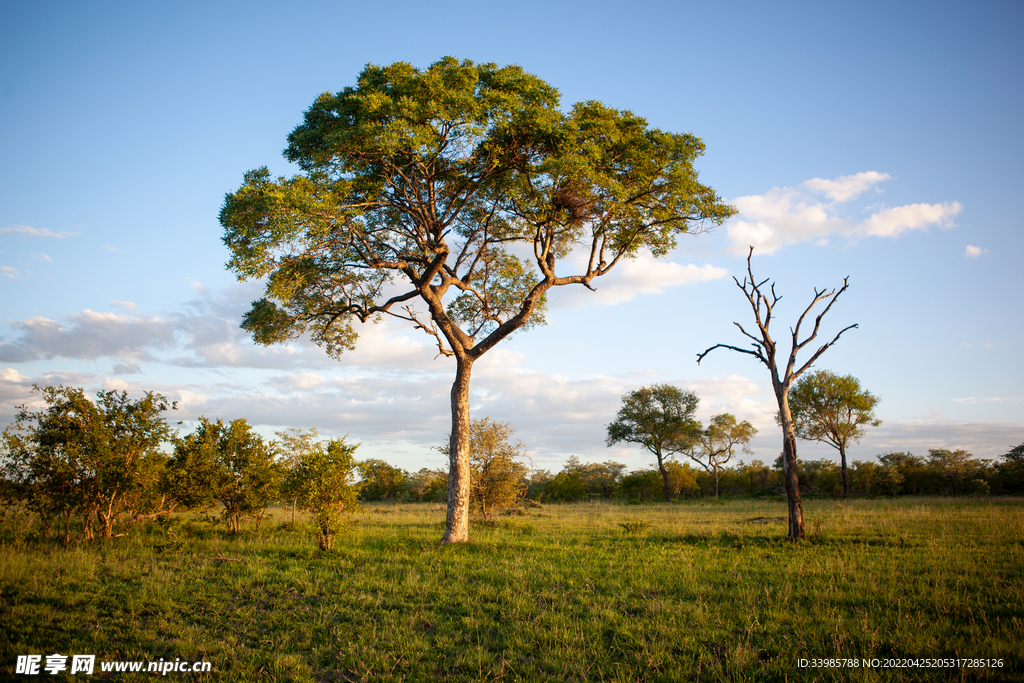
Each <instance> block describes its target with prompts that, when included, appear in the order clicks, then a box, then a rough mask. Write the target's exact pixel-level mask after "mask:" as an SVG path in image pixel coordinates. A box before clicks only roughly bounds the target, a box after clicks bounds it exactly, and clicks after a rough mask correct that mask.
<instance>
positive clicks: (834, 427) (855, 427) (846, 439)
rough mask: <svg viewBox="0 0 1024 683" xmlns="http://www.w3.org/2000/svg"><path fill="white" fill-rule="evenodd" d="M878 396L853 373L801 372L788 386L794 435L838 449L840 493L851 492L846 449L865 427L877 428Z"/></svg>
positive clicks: (856, 440)
mask: <svg viewBox="0 0 1024 683" xmlns="http://www.w3.org/2000/svg"><path fill="white" fill-rule="evenodd" d="M876 405H878V397H877V396H873V395H872V394H871V393H869V392H868V391H867V390H866V389H863V388H861V386H860V380H858V379H857V378H856V377H854V376H853V375H842V376H840V375H836V374H835V373H832V372H829V371H828V370H818V371H816V372H811V373H809V374H806V375H804V376H803V377H801V378H800V379H799V380H797V382H796V384H794V385H793V386H792V387H790V389H789V409H790V411H791V413H792V415H793V427H794V429H795V431H796V435H797V437H799V438H801V439H806V440H808V441H820V442H823V443H827V444H828V445H830V446H832V447H833V448H835V449H836V450H838V451H839V462H840V465H841V466H842V470H843V495H844V496H847V495H849V494H850V481H849V475H848V474H847V471H846V448H847V446H849V445H850V444H852V443H857V442H858V441H860V439H861V437H862V436H864V427H866V426H871V427H877V426H878V425H880V424H882V421H881V420H879V419H877V418H875V413H874V411H875V406H876Z"/></svg>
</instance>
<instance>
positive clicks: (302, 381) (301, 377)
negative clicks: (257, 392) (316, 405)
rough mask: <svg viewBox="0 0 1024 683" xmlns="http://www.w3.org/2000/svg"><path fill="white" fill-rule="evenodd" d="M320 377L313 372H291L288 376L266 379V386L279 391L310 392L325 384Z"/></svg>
mask: <svg viewBox="0 0 1024 683" xmlns="http://www.w3.org/2000/svg"><path fill="white" fill-rule="evenodd" d="M326 381H327V380H325V379H324V378H323V377H321V376H320V375H318V374H316V373H314V372H293V373H291V374H290V375H279V376H277V377H270V378H269V379H267V384H269V385H270V386H272V387H275V388H276V389H278V390H279V391H285V392H293V391H310V390H312V389H315V388H316V387H318V386H320V385H322V384H324V383H326Z"/></svg>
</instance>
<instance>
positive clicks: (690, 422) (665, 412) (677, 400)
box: [607, 384, 700, 460]
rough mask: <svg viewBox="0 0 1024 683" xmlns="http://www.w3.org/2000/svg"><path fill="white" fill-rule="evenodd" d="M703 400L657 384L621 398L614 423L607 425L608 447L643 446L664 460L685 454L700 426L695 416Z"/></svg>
mask: <svg viewBox="0 0 1024 683" xmlns="http://www.w3.org/2000/svg"><path fill="white" fill-rule="evenodd" d="M699 403H700V399H699V398H698V397H697V394H695V393H693V392H692V391H683V390H682V389H679V388H678V387H674V386H672V385H670V384H655V385H654V386H651V387H643V388H642V389H637V390H636V391H632V392H630V393H628V394H626V395H625V396H623V397H622V407H621V408H620V409H619V412H618V414H617V415H616V416H615V421H614V422H612V423H611V424H610V425H608V439H607V444H608V446H609V447H611V446H614V445H615V444H617V443H619V442H622V441H624V442H626V443H634V444H637V445H640V446H643V447H644V448H646V449H647V450H649V451H650V452H652V453H654V454H655V455H657V456H658V458H659V460H660V459H661V456H662V454H667V453H673V452H679V451H681V450H683V449H684V448H685V447H686V445H687V444H688V443H689V441H690V439H691V438H692V437H693V433H694V429H695V428H696V427H697V424H698V423H696V422H695V421H694V419H693V415H694V413H695V412H696V411H697V405H698V404H699Z"/></svg>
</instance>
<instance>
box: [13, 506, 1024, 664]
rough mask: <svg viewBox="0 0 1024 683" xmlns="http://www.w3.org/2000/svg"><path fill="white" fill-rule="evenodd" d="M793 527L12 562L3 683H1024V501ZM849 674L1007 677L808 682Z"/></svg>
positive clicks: (372, 514)
mask: <svg viewBox="0 0 1024 683" xmlns="http://www.w3.org/2000/svg"><path fill="white" fill-rule="evenodd" d="M784 514H785V504H784V503H782V502H777V501H729V502H725V503H721V504H710V503H701V502H692V503H683V504H680V505H664V504H661V505H620V504H579V505H566V506H557V505H548V506H544V507H543V508H540V509H537V508H530V509H529V510H527V514H525V515H518V516H503V517H499V518H497V519H496V520H494V521H492V522H491V523H488V524H479V525H476V526H474V529H473V542H472V543H470V544H467V545H462V546H455V547H443V546H440V545H438V543H437V541H438V539H439V538H440V536H441V533H442V530H443V525H444V510H443V508H442V507H441V506H437V505H427V504H423V505H399V506H395V507H389V506H380V507H377V508H374V507H373V506H370V507H369V509H368V513H367V514H365V515H361V516H359V517H356V518H355V519H354V520H353V522H352V523H351V524H350V525H349V527H348V528H347V530H346V531H345V532H344V533H343V534H342V535H341V536H340V537H339V538H338V540H337V541H336V548H335V549H334V550H333V551H331V552H329V553H321V552H319V551H317V550H316V548H315V543H314V540H313V537H312V531H311V530H310V529H309V528H308V527H303V526H301V525H300V527H299V528H297V529H296V530H294V531H291V530H288V529H287V528H285V527H284V525H283V521H284V520H285V519H286V516H287V515H286V513H285V512H283V511H282V512H279V513H278V514H277V515H276V517H275V518H274V519H271V520H269V521H267V522H264V529H263V530H262V531H261V532H260V533H255V532H249V533H246V534H243V535H241V536H240V537H237V538H236V537H231V536H230V535H228V534H226V533H224V531H223V529H222V528H220V529H215V528H212V527H211V526H210V524H209V523H207V522H204V521H202V520H201V519H195V520H192V521H176V522H174V524H173V525H172V528H170V529H165V528H163V527H161V526H158V525H152V526H150V527H149V528H148V529H146V530H145V531H143V532H142V533H133V535H132V536H130V537H128V538H120V539H115V540H113V541H111V542H108V543H106V544H96V545H90V546H81V545H73V546H71V547H69V548H64V547H61V546H53V545H41V544H29V545H26V544H24V543H14V544H7V545H4V546H0V675H2V674H3V673H5V672H10V673H11V674H12V675H13V670H14V661H15V658H16V656H17V655H19V654H30V653H35V654H44V655H47V654H51V653H53V652H60V653H62V654H96V655H97V661H100V660H147V661H152V660H157V659H159V658H161V657H162V658H164V659H165V660H174V659H176V658H181V659H183V660H188V661H194V660H207V661H210V662H212V663H213V668H214V674H213V675H212V676H211V675H209V674H207V675H205V676H200V675H195V676H193V675H190V674H182V673H170V674H168V676H169V677H171V678H176V679H177V680H198V679H202V678H205V679H207V680H233V681H249V680H253V681H255V680H295V681H364V680H365V681H392V680H393V681H399V680H405V681H430V680H464V681H479V680H501V681H516V680H524V681H535V680H537V681H539V680H551V681H589V680H597V681H690V680H697V679H698V678H699V679H700V680H702V681H716V680H728V681H747V680H751V681H754V680H764V681H775V680H866V681H874V680H900V681H903V680H947V679H949V680H951V679H956V680H961V679H966V680H975V679H982V680H1007V679H1013V678H1014V677H1020V676H1022V675H1024V655H1022V651H1024V648H1022V647H1021V643H1024V504H1022V503H1021V502H1020V501H1009V500H997V499H994V500H983V501H974V500H971V501H969V500H951V499H916V500H915V499H901V500H894V501H849V502H844V503H836V502H834V501H808V502H807V505H806V517H807V529H808V540H807V541H806V542H803V543H799V544H791V543H788V542H787V541H786V540H785V534H786V525H785V521H784V519H783V518H782V516H783V515H784ZM234 560H240V561H234ZM839 657H842V658H856V659H858V660H860V659H862V658H868V659H874V658H877V659H881V660H884V659H886V658H916V657H926V658H951V657H960V658H992V659H999V658H1001V659H1002V660H1003V667H1002V668H1001V669H999V668H989V669H965V670H960V669H902V670H899V671H891V670H890V671H886V670H882V669H871V668H867V669H865V668H856V669H852V670H851V669H820V668H819V669H810V668H799V667H798V666H797V661H798V659H800V658H804V659H813V658H839ZM98 669H99V666H98V665H97V672H98ZM43 675H44V676H46V677H47V678H48V679H54V678H58V679H59V677H53V676H49V675H46V674H43ZM149 676H152V674H149ZM67 678H68V679H69V680H76V679H77V678H79V677H77V676H76V677H71V676H68V677H67ZM95 678H97V679H102V676H101V675H97V676H96V677H95ZM22 680H31V679H29V678H27V677H25V678H22Z"/></svg>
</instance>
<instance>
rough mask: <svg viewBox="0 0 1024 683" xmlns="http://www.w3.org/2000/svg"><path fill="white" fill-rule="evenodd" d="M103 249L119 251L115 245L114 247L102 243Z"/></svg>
mask: <svg viewBox="0 0 1024 683" xmlns="http://www.w3.org/2000/svg"><path fill="white" fill-rule="evenodd" d="M103 249H104V251H121V250H120V249H118V248H117V247H115V246H114V245H112V244H104V245H103Z"/></svg>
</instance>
